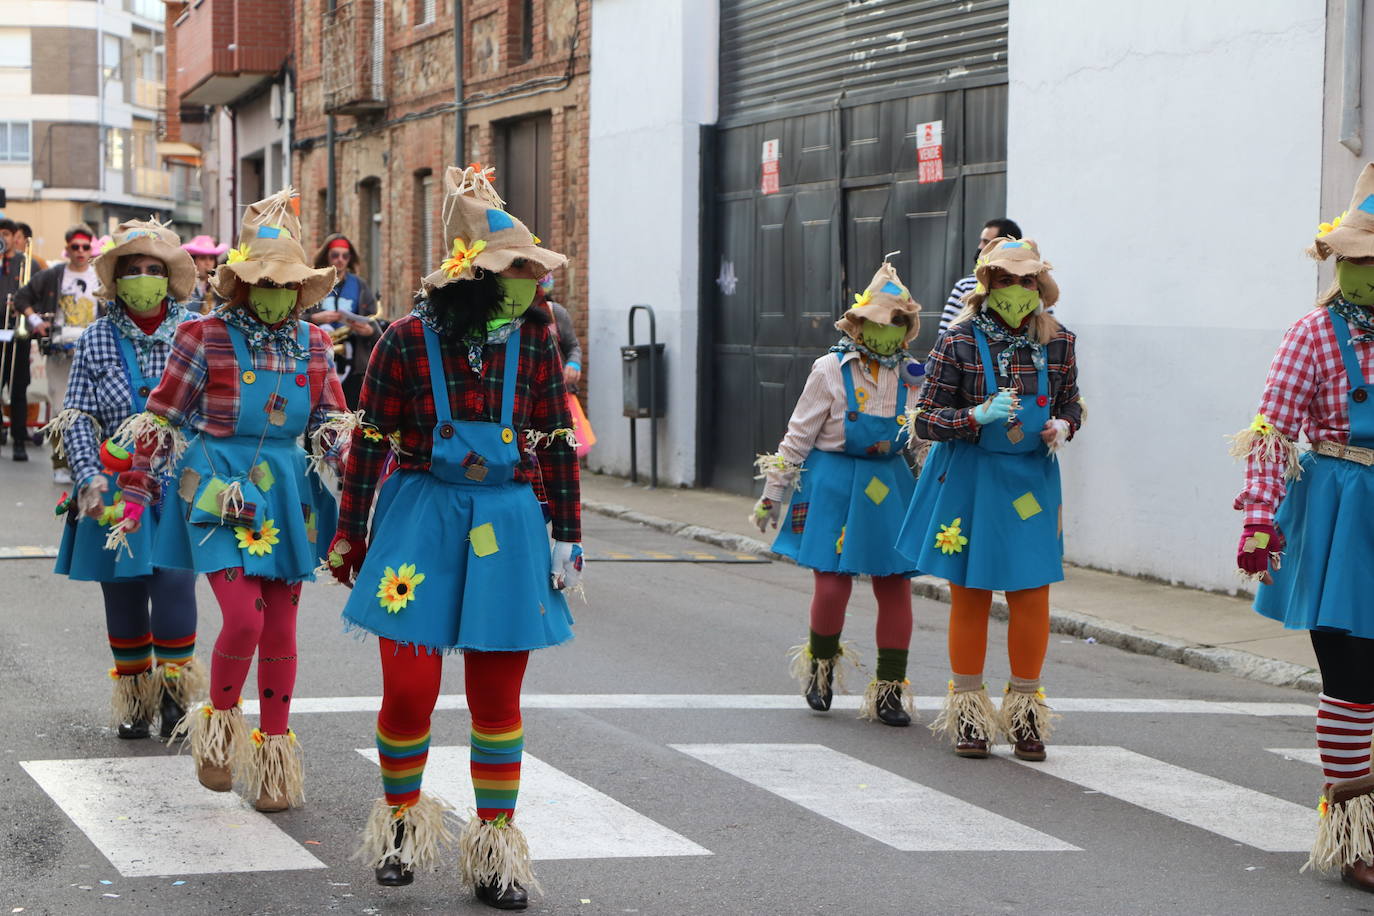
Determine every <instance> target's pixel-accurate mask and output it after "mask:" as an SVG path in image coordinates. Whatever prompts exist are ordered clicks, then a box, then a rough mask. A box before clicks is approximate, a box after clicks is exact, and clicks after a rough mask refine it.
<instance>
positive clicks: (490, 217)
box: [328, 166, 582, 909]
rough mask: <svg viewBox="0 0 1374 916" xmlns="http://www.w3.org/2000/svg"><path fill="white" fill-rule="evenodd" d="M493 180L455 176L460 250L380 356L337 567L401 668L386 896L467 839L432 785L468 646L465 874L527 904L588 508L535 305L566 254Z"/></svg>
mask: <svg viewBox="0 0 1374 916" xmlns="http://www.w3.org/2000/svg"><path fill="white" fill-rule="evenodd" d="M489 171H490V170H486V171H484V170H483V169H481V167H480V166H470V167H468V168H467V169H458V168H454V167H450V168H449V169H448V170H447V173H446V175H445V185H446V194H445V199H444V206H443V221H444V231H445V238H447V239H450V240H451V242H452V245H453V250H452V256H451V257H450V258H448V259H447V260H446V261H444V263H443V265H442V266H441V267H440V268H439V269H438V270H437V271H435V272H434V273H432V274H430V275H429V276H427V277H425V278H424V279H423V280H422V281H421V291H420V294H419V299H418V302H417V305H416V306H415V309H414V311H413V312H412V313H411V314H410V315H407V316H406V317H404V318H402V319H400V320H399V321H396V322H395V323H393V324H392V325H391V326H390V327H389V328H388V329H387V331H386V333H385V334H384V335H383V336H382V338H381V340H380V341H379V342H378V344H377V346H376V348H375V349H374V351H373V355H372V359H371V362H370V363H369V365H368V368H367V374H366V376H365V378H364V381H363V390H362V401H361V404H362V413H363V416H364V417H365V421H366V422H365V425H364V426H363V427H362V428H360V429H358V430H356V431H355V432H354V434H353V442H352V446H351V448H350V451H349V457H348V462H347V467H346V470H345V473H344V485H343V498H342V509H341V513H340V523H339V534H338V537H337V538H336V539H335V541H334V543H333V545H332V546H331V548H330V556H329V560H328V562H329V565H330V567H331V569H332V571H333V572H334V574H335V576H336V578H338V579H339V580H340V581H341V582H344V584H347V585H355V584H356V587H355V588H354V589H353V593H352V595H351V596H350V597H349V600H348V603H347V605H346V607H345V609H344V612H343V616H344V620H345V622H346V625H347V626H348V627H349V628H357V629H360V630H363V631H366V632H368V633H372V634H374V635H376V636H377V637H379V639H378V643H379V649H380V655H381V664H382V691H383V693H382V708H381V711H380V713H379V714H378V716H377V751H378V755H379V758H380V763H381V776H382V787H383V791H384V797H383V798H380V799H378V800H377V801H376V803H375V805H374V807H373V810H372V814H371V816H370V817H369V819H368V822H367V826H366V829H365V831H364V835H363V844H362V848H361V849H360V850H359V854H360V855H361V856H363V857H365V858H366V860H367V861H368V862H369V863H370V864H371V865H372V866H373V867H374V869H375V870H376V879H377V882H378V883H379V884H383V885H402V884H409V883H410V882H411V881H412V880H413V873H414V871H415V870H416V869H430V868H433V867H434V866H436V865H437V864H438V863H439V861H440V858H441V857H442V856H443V855H444V850H445V847H447V846H449V845H450V844H451V842H452V841H453V837H452V835H451V834H450V833H449V832H448V829H447V827H446V826H445V811H446V808H445V806H444V804H443V803H442V802H441V801H440V800H439V799H436V798H434V797H433V796H430V795H426V794H424V793H423V792H422V791H421V785H422V780H423V776H424V767H425V760H426V757H427V754H428V749H429V741H430V718H431V713H432V711H433V709H434V705H435V701H436V699H437V697H438V693H439V682H440V676H441V673H442V665H443V659H444V656H445V655H447V654H449V653H450V652H453V651H461V652H462V653H463V657H464V663H463V664H464V673H465V676H466V684H467V690H466V696H467V703H468V709H469V710H470V712H471V714H472V730H471V769H472V781H473V785H474V787H475V791H476V802H477V804H476V813H475V815H474V816H471V817H469V819H468V820H467V824H466V825H465V827H464V828H463V830H462V835H461V837H460V838H459V840H458V845H459V847H460V849H459V858H460V867H461V874H462V878H463V880H464V882H465V883H466V884H468V885H470V886H472V887H473V888H474V890H475V891H476V893H477V895H478V897H479V899H481V900H482V901H483V902H485V903H488V904H489V905H491V906H495V907H498V908H502V909H523V908H524V907H525V906H526V905H527V899H528V898H527V893H526V890H525V888H526V887H529V886H531V885H532V884H533V881H534V876H533V873H532V870H531V864H530V857H529V850H528V846H527V845H526V841H525V838H524V835H523V834H522V833H521V832H520V830H519V828H518V827H516V825H515V823H514V818H515V806H516V796H517V793H518V791H519V787H520V760H521V753H522V748H523V745H524V730H523V726H522V722H521V715H520V685H521V681H522V679H523V676H524V671H525V665H526V662H527V660H528V656H529V651H530V650H532V649H541V648H544V647H546V646H554V645H558V644H559V643H562V642H564V641H566V640H568V639H570V638H571V637H572V622H573V621H572V616H571V614H570V613H569V611H568V605H567V601H566V600H565V599H564V595H563V593H562V591H560V587H576V586H577V582H578V579H579V577H580V571H581V565H582V560H581V552H582V550H581V546H580V544H579V543H578V542H579V541H580V540H581V521H580V495H579V487H578V471H577V459H576V456H575V455H574V451H573V450H574V448H575V447H576V444H577V443H576V440H575V438H574V437H573V435H572V430H571V426H572V422H571V418H570V417H569V415H568V411H567V406H566V396H565V392H564V388H563V377H562V366H561V363H560V360H559V358H558V353H557V350H556V348H555V343H554V336H553V335H554V333H555V332H554V330H553V328H552V327H551V326H550V324H549V322H548V320H547V318H546V317H544V316H543V315H542V314H541V313H539V312H538V311H537V310H532V311H529V312H527V311H526V310H527V309H528V307H529V305H530V303H531V302H532V300H533V296H534V291H535V284H536V280H535V279H534V278H537V277H539V276H541V275H543V274H544V273H546V272H547V271H549V270H553V269H556V268H558V267H560V266H562V265H563V264H564V263H565V261H566V258H564V256H563V255H560V254H555V253H554V252H551V251H548V250H546V249H544V248H541V247H538V239H537V238H535V237H534V236H533V235H531V233H530V231H529V230H528V229H527V228H526V227H525V226H524V224H522V223H521V222H520V221H519V220H517V219H516V218H515V217H513V216H511V215H510V214H509V213H507V212H506V211H505V210H504V209H503V201H502V200H501V198H500V197H499V196H498V195H497V193H496V191H495V189H494V188H493V187H492V185H491V183H490V179H489ZM464 322H466V324H464ZM388 440H389V441H390V448H391V449H392V450H393V452H394V453H395V459H396V461H397V462H398V464H399V468H398V470H397V471H396V472H395V473H394V474H392V475H391V476H389V477H387V478H386V480H385V483H384V484H382V486H381V488H380V492H379V493H378V494H377V503H376V511H375V514H374V515H373V519H372V529H371V536H370V537H369V536H368V512H369V510H370V509H371V508H372V503H373V493H374V490H375V489H376V488H377V484H378V478H379V475H380V474H381V471H382V466H383V462H384V460H386V457H387V456H386V452H387V449H388ZM536 454H537V457H536ZM540 490H543V491H545V492H546V493H547V498H548V504H549V508H550V510H551V512H552V521H553V537H554V539H555V540H554V545H553V553H552V557H551V556H550V548H549V539H548V532H547V529H546V527H545V524H546V523H545V519H544V514H543V512H542V511H541V508H540V499H539V497H538V495H537V494H538V492H539V491H540Z"/></svg>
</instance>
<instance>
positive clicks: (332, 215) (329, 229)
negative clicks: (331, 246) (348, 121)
mask: <svg viewBox="0 0 1374 916" xmlns="http://www.w3.org/2000/svg"><path fill="white" fill-rule="evenodd" d="M326 124H327V125H328V126H327V127H326V128H325V146H326V148H327V149H328V151H329V152H328V161H327V163H326V166H325V167H326V169H328V171H329V176H328V177H327V178H326V179H325V183H324V222H325V231H326V233H327V234H329V235H333V234H334V233H335V232H337V231H338V223H339V204H338V188H337V187H336V186H335V180H334V116H333V115H330V116H329V118H328V120H327V122H326Z"/></svg>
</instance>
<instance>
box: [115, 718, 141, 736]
mask: <svg viewBox="0 0 1374 916" xmlns="http://www.w3.org/2000/svg"><path fill="white" fill-rule="evenodd" d="M118 734H119V737H121V738H146V737H148V734H149V728H148V723H147V722H146V721H140V720H138V719H135V720H134V721H132V722H121V723H119V729H118Z"/></svg>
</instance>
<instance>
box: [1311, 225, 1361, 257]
mask: <svg viewBox="0 0 1374 916" xmlns="http://www.w3.org/2000/svg"><path fill="white" fill-rule="evenodd" d="M1308 250H1309V251H1310V252H1311V253H1312V255H1313V256H1314V257H1315V258H1316V259H1317V260H1319V261H1325V260H1326V259H1327V258H1329V257H1331V256H1332V255H1333V254H1334V255H1335V256H1336V257H1338V258H1374V232H1370V231H1368V230H1365V229H1359V228H1356V227H1355V226H1347V225H1345V224H1341V225H1339V226H1337V227H1336V228H1335V229H1332V230H1331V231H1330V232H1328V233H1326V235H1323V236H1322V237H1321V238H1319V239H1316V240H1315V241H1313V242H1312V247H1311V248H1310V249H1308Z"/></svg>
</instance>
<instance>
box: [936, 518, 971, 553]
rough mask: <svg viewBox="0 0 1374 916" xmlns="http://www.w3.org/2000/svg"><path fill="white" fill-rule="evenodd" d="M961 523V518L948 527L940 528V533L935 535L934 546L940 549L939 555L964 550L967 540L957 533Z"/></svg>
mask: <svg viewBox="0 0 1374 916" xmlns="http://www.w3.org/2000/svg"><path fill="white" fill-rule="evenodd" d="M963 521H964V520H963V519H962V518H956V519H955V520H954V521H952V522H950V523H949V524H948V525H941V526H940V533H939V534H937V535H935V546H936V547H938V548H940V552H941V553H947V554H948V553H959V552H960V551H962V550H963V549H964V545H965V544H967V543H968V538H966V537H964V536H963V535H962V534H960V533H959V526H960V525H961V524H962V523H963Z"/></svg>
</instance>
